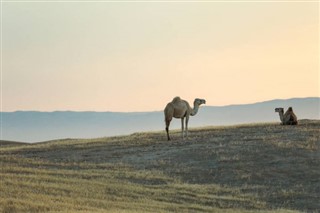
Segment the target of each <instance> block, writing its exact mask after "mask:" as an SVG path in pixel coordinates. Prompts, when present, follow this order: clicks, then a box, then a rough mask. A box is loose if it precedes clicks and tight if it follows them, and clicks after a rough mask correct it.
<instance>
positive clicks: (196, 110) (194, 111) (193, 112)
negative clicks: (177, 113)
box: [190, 104, 199, 116]
mask: <svg viewBox="0 0 320 213" xmlns="http://www.w3.org/2000/svg"><path fill="white" fill-rule="evenodd" d="M198 110H199V105H198V104H194V106H193V109H192V111H191V113H190V115H191V116H194V115H196V114H197V113H198Z"/></svg>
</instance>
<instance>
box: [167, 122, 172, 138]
mask: <svg viewBox="0 0 320 213" xmlns="http://www.w3.org/2000/svg"><path fill="white" fill-rule="evenodd" d="M170 122H171V120H166V132H167V138H168V141H170V140H171V138H170V135H169V126H170Z"/></svg>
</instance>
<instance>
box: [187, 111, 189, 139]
mask: <svg viewBox="0 0 320 213" xmlns="http://www.w3.org/2000/svg"><path fill="white" fill-rule="evenodd" d="M188 123H189V116H187V117H186V137H188Z"/></svg>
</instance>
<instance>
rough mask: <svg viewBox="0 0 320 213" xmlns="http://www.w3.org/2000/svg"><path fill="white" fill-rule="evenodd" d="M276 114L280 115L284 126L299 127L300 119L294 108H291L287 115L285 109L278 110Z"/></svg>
mask: <svg viewBox="0 0 320 213" xmlns="http://www.w3.org/2000/svg"><path fill="white" fill-rule="evenodd" d="M275 112H278V113H279V116H280V120H281V124H282V125H297V124H298V119H297V116H296V115H295V114H294V112H293V109H292V107H289V108H288V110H287V111H286V113H284V114H283V112H284V110H283V108H281V107H280V108H276V109H275Z"/></svg>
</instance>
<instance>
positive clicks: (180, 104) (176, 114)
mask: <svg viewBox="0 0 320 213" xmlns="http://www.w3.org/2000/svg"><path fill="white" fill-rule="evenodd" d="M205 103H206V100H204V99H199V98H196V99H195V100H194V102H193V105H194V107H193V109H192V108H191V107H190V105H189V103H188V102H187V101H185V100H182V99H181V98H180V97H175V98H174V99H173V100H172V101H171V102H170V103H168V104H167V106H166V108H165V109H164V117H165V122H166V132H167V137H168V140H170V136H169V125H170V122H171V120H172V118H181V130H182V132H181V135H182V138H184V135H185V133H186V136H187V137H188V122H189V116H190V115H191V116H194V115H196V114H197V112H198V110H199V106H200V105H201V104H205ZM184 118H186V128H185V129H184Z"/></svg>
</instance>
